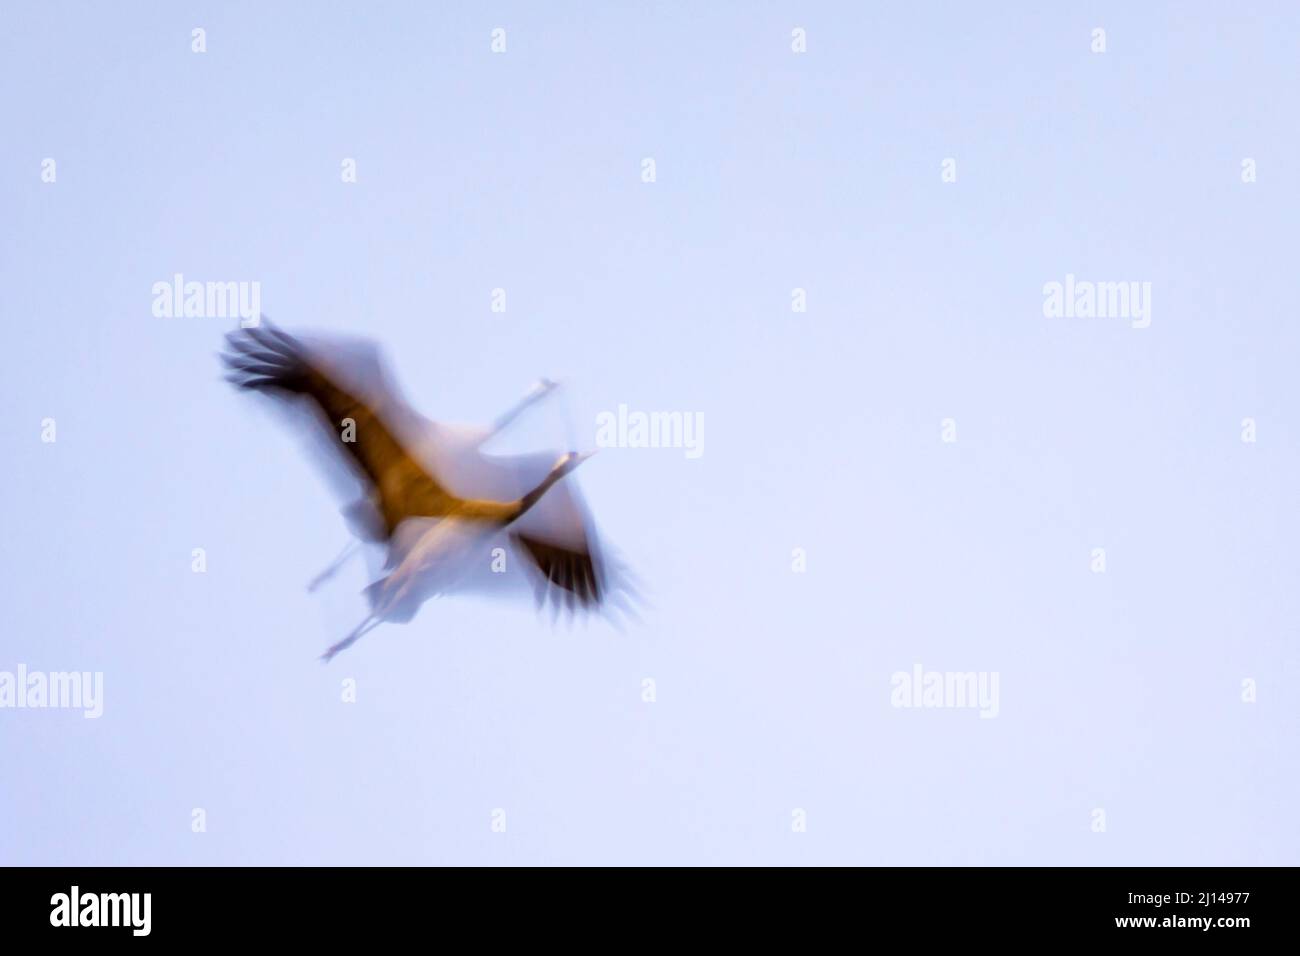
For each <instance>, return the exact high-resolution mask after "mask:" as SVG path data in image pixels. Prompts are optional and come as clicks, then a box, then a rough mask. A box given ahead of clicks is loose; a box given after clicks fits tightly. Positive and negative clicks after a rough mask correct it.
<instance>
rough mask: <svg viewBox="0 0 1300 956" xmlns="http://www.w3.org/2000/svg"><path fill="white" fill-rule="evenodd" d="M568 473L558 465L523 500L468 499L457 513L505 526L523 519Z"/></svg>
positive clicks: (459, 506) (458, 507) (461, 504)
mask: <svg viewBox="0 0 1300 956" xmlns="http://www.w3.org/2000/svg"><path fill="white" fill-rule="evenodd" d="M568 473H569V469H567V468H565V467H563V466H562V465H557V466H556V467H555V468H553V469H551V473H550V474H549V475H547V476H546V477H545V478H543V479H542V480H541V483H540V484H538V486H537V487H536V488H534V489H533V490H532V491H530V492H528V493H526V494H525V495H524V496H523V497H522V498H519V499H516V500H515V501H488V500H483V499H476V498H467V499H464V500H462V501H461V502H460V503H459V504H458V506H457V509H456V510H457V513H458V514H460V515H461V516H462V517H464V518H469V519H471V520H475V521H489V522H496V523H498V524H503V525H505V524H510V522H512V521H514V520H516V519H517V518H521V517H523V515H524V514H525V513H526V512H527V511H528V509H529V508H531V507H532V506H533V505H535V504H537V502H539V501H541V500H542V495H544V494H546V492H548V491H549V490H550V489H551V485H553V484H555V483H556V482H557V481H559V480H560V479H561V478H563V477H564V476H565V475H567V474H568Z"/></svg>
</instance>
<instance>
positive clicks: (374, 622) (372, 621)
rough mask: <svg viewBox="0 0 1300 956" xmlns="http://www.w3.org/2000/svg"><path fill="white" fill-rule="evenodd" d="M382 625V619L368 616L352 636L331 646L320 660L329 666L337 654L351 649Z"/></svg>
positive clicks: (371, 615)
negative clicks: (345, 649)
mask: <svg viewBox="0 0 1300 956" xmlns="http://www.w3.org/2000/svg"><path fill="white" fill-rule="evenodd" d="M380 623H381V620H380V618H378V617H376V616H375V615H373V614H369V615H367V616H366V619H365V620H364V621H362V622H361V623H360V624H358V625H357V626H356V629H355V630H353V632H352V633H351V634H349V635H348V636H347V637H345V638H343V640H341V641H339V642H338V643H337V644H331V645H330V646H329V648H328V649H327V650H326V651H325V653H324V654H322V655H321V656H320V659H321V660H323V661H324V662H325V663H327V664H328V663H329V662H330V661H331V660H333V659H334V655H335V654H337V653H338V652H339V651H341V650H343V649H344V648H348V647H351V646H352V645H353V644H355V643H356V642H357V641H359V640H360V639H361V638H362V637H363V636H365V635H366V634H368V633H370V632H371V631H372V630H374V629H375V628H376V627H378V626H379V624H380Z"/></svg>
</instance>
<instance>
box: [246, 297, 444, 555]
mask: <svg viewBox="0 0 1300 956" xmlns="http://www.w3.org/2000/svg"><path fill="white" fill-rule="evenodd" d="M226 338H227V344H228V346H229V351H227V352H225V353H223V354H222V356H221V358H222V360H223V361H224V362H225V364H226V366H227V367H228V369H229V372H228V374H227V376H226V378H227V380H228V381H230V382H232V383H233V384H235V385H236V386H238V387H239V388H249V389H255V390H259V391H269V392H272V393H279V394H283V395H290V396H300V397H302V398H305V399H307V400H309V401H311V402H312V403H314V405H315V406H316V408H317V410H318V411H319V412H320V416H321V417H323V421H322V424H323V425H325V427H326V428H327V430H328V433H329V435H330V436H331V439H332V440H331V445H332V446H333V447H334V448H336V449H337V450H338V451H339V452H340V453H341V454H342V457H343V458H344V460H346V461H347V462H349V463H350V464H351V466H352V468H353V471H354V472H356V473H357V475H358V477H360V478H362V480H364V481H365V482H366V483H367V484H369V486H370V488H371V491H372V493H373V496H374V498H375V503H376V505H377V507H378V509H379V512H380V515H381V516H382V518H383V521H384V526H385V531H386V533H387V534H388V535H389V536H391V535H392V533H393V531H394V530H395V529H396V528H397V526H398V524H400V523H401V522H402V521H403V520H405V519H406V518H411V517H442V516H444V515H446V514H448V513H450V512H451V511H453V510H454V509H455V508H456V506H457V505H458V504H459V499H458V498H457V497H456V496H454V495H452V494H451V493H450V492H448V491H447V490H446V489H445V488H444V487H443V486H442V485H441V484H439V483H438V482H437V481H436V480H434V478H433V476H432V475H430V474H429V473H428V472H427V471H426V470H425V469H424V468H423V467H421V466H420V464H419V463H418V462H416V460H415V459H414V458H412V457H411V455H410V453H409V452H408V451H407V450H406V448H405V447H403V445H402V443H401V442H399V441H398V439H397V437H396V436H395V435H394V434H393V432H392V431H391V430H390V429H389V428H388V426H387V425H385V424H384V421H383V417H382V416H383V409H382V407H376V406H374V405H372V404H368V403H367V402H365V401H362V400H361V399H360V398H358V397H357V396H356V395H354V394H353V393H352V392H350V391H349V390H348V389H346V388H345V387H343V386H342V385H341V384H340V383H339V382H338V381H337V380H335V379H334V378H333V377H332V376H330V375H329V374H328V373H327V372H326V371H325V370H324V369H322V368H321V367H320V366H319V365H318V364H315V363H313V362H312V361H311V359H310V358H309V357H308V354H307V352H306V350H305V349H304V348H303V347H302V346H301V344H300V343H299V342H298V341H297V340H296V339H294V338H293V337H292V336H290V335H288V334H286V333H284V332H282V331H281V330H279V329H278V328H275V327H274V326H272V325H271V324H270V323H269V322H268V321H267V320H266V319H265V318H263V319H262V324H261V325H260V326H258V327H256V328H249V329H243V330H241V331H238V332H232V333H231V334H230V335H228V336H227V337H226ZM346 419H351V420H352V422H353V423H355V426H354V429H353V430H352V434H351V435H349V436H348V437H351V438H353V439H354V440H352V441H344V440H343V438H344V425H343V423H344V421H345V420H346Z"/></svg>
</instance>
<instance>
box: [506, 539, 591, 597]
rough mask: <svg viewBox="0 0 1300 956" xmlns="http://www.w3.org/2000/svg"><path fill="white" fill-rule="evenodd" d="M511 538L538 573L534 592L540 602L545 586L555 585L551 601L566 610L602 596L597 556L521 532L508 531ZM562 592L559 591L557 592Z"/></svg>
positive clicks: (544, 592)
mask: <svg viewBox="0 0 1300 956" xmlns="http://www.w3.org/2000/svg"><path fill="white" fill-rule="evenodd" d="M510 538H511V540H512V541H513V542H514V543H515V544H516V545H517V546H518V547H519V548H520V549H521V550H522V551H523V553H524V554H526V555H527V556H528V557H529V558H530V559H531V560H532V562H533V564H534V565H535V566H536V569H537V571H538V572H540V574H539V576H538V579H537V585H536V593H537V598H538V602H539V603H540V602H541V601H542V600H543V599H544V598H545V597H546V596H547V592H548V590H549V587H548V585H549V586H553V587H555V588H558V589H559V591H557V592H556V593H555V594H554V596H553V598H552V599H553V600H554V602H555V603H556V604H557V605H558V604H560V602H561V601H563V602H564V605H565V607H567V609H568V610H569V611H570V612H573V611H574V610H575V608H578V607H580V608H583V609H584V610H585V609H588V608H592V607H595V606H597V605H599V604H600V602H601V599H602V597H603V587H604V585H603V582H602V580H601V579H602V578H603V577H604V574H603V569H602V568H601V562H600V559H599V558H598V557H596V556H593V555H592V553H591V551H590V550H589V549H588V548H587V547H585V543H584V546H583V547H580V548H573V547H566V546H562V545H557V544H552V543H550V542H547V541H543V540H541V539H540V538H533V537H529V536H528V535H525V534H517V533H516V534H512V535H511V536H510ZM560 592H562V593H560Z"/></svg>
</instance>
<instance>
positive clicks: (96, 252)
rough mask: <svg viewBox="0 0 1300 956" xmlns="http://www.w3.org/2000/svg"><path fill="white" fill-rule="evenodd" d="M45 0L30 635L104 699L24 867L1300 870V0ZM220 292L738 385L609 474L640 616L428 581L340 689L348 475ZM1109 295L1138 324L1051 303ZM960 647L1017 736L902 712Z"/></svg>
mask: <svg viewBox="0 0 1300 956" xmlns="http://www.w3.org/2000/svg"><path fill="white" fill-rule="evenodd" d="M2 17H3V19H2V22H0V89H3V93H4V95H3V96H0V129H3V130H4V134H3V149H0V224H2V225H3V228H0V286H2V288H3V294H2V295H0V317H2V321H3V330H4V334H5V338H6V348H4V349H3V350H2V351H0V400H2V401H3V406H4V409H5V414H4V415H2V416H0V442H2V443H3V447H4V450H5V456H6V468H5V474H6V480H5V483H4V493H3V496H2V498H0V528H3V538H4V547H3V549H2V550H0V564H2V566H0V572H2V573H3V579H4V580H5V582H6V586H5V599H4V601H3V602H0V670H8V671H13V670H14V669H15V668H16V667H17V665H18V664H20V663H22V664H25V665H26V666H27V667H28V668H29V669H36V670H44V671H63V670H78V671H102V672H103V674H104V698H105V699H104V715H103V717H102V718H100V719H98V720H85V719H83V718H82V716H81V714H80V712H78V711H59V710H13V709H7V710H0V863H6V864H51V865H53V864H129V865H135V864H141V865H143V864H218V865H224V864H245V863H251V864H433V863H458V864H542V863H548V864H576V863H605V864H609V863H615V864H621V863H639V864H668V863H693V864H722V863H730V864H755V863H783V864H824V863H842V864H847V863H853V864H996V865H1007V864H1085V865H1090V864H1188V865H1190V864H1293V865H1294V864H1296V863H1298V862H1300V820H1298V819H1297V815H1296V812H1295V807H1296V805H1297V802H1300V772H1298V771H1297V765H1296V746H1297V743H1296V741H1297V732H1298V731H1300V702H1298V700H1297V691H1298V689H1300V665H1298V663H1297V652H1296V642H1297V632H1298V629H1300V589H1297V588H1296V586H1295V582H1296V581H1297V579H1298V578H1300V553H1297V548H1296V546H1295V543H1294V542H1295V540H1296V538H1297V535H1298V534H1300V512H1298V509H1297V504H1300V502H1298V501H1297V496H1298V490H1300V451H1298V447H1300V446H1298V443H1297V440H1298V439H1300V404H1298V403H1297V399H1298V398H1300V387H1298V386H1297V383H1296V357H1297V346H1298V345H1300V335H1297V332H1296V325H1297V282H1296V276H1297V270H1296V266H1295V259H1294V257H1295V254H1296V248H1297V243H1296V241H1295V238H1296V236H1295V233H1296V222H1297V219H1298V218H1300V167H1298V166H1297V163H1298V162H1300V110H1298V109H1297V105H1296V103H1297V101H1296V91H1297V89H1300V82H1298V80H1300V77H1298V76H1297V74H1298V73H1300V61H1298V60H1297V57H1296V53H1295V51H1296V44H1297V41H1298V38H1300V8H1297V7H1296V6H1295V5H1294V4H1291V3H1284V2H1275V3H1260V4H1251V5H1249V9H1238V8H1233V7H1229V6H1225V5H1222V4H1211V3H1149V4H1130V3H1114V4H1108V3H1077V4H1070V5H1068V8H1067V6H1066V5H1064V4H1039V3H1028V2H1023V3H1003V4H997V5H994V6H993V7H990V6H989V5H987V4H981V5H966V4H955V3H952V4H947V3H945V4H939V3H933V4H909V5H905V8H904V5H873V4H858V3H849V2H844V3H825V4H822V3H741V2H734V3H685V2H680V3H639V4H595V3H588V4H577V3H560V2H557V3H547V4H536V3H514V4H502V3H494V4H471V3H439V4H413V3H403V4H398V3H390V4H380V5H378V6H375V5H366V4H343V3H313V4H306V3H298V4H287V3H286V4H258V3H225V2H223V3H219V4H218V3H176V4H172V3H168V4H163V3H140V4H128V5H124V6H123V5H101V4H91V3H61V2H51V3H40V4H32V3H29V4H10V5H7V6H6V7H5V9H4V12H3V15H2ZM195 27H203V28H204V29H205V30H206V31H207V36H206V41H207V52H206V53H203V54H195V53H193V52H191V30H192V29H193V28H195ZM497 27H501V28H504V29H505V30H506V39H507V52H506V53H504V54H493V53H492V52H491V49H490V43H491V36H490V34H491V31H492V30H493V29H494V28H497ZM795 27H802V28H804V29H806V31H807V46H808V50H807V53H805V54H795V53H793V52H792V50H791V31H792V30H793V29H794V28H795ZM1096 27H1102V28H1104V29H1105V30H1106V42H1107V50H1106V52H1105V53H1104V54H1094V53H1092V52H1091V50H1090V45H1091V43H1092V30H1093V29H1094V28H1096ZM47 157H48V158H53V159H55V160H56V162H57V181H56V182H55V183H43V182H42V181H41V175H40V174H41V161H42V160H43V159H45V158H47ZM645 157H652V158H653V159H654V160H655V162H656V167H657V181H656V182H654V183H644V182H642V181H641V162H642V160H643V158H645ZM948 157H952V158H954V159H955V160H956V162H957V181H956V182H955V183H944V182H942V181H941V175H940V173H941V163H942V161H943V160H944V159H945V158H948ZM1247 157H1250V158H1253V159H1254V160H1255V161H1256V163H1257V169H1258V181H1257V182H1255V183H1252V184H1246V183H1243V182H1242V179H1241V162H1242V159H1243V158H1247ZM345 158H354V159H355V160H356V163H357V182H356V183H354V184H348V183H344V182H342V181H341V175H340V171H341V163H342V161H343V160H344V159H345ZM177 272H180V273H183V274H184V275H185V276H186V277H187V278H190V279H198V280H214V281H254V280H255V281H258V282H260V283H261V290H262V292H261V295H262V308H263V310H264V311H265V312H266V313H267V314H268V315H270V316H271V317H272V318H273V319H275V320H276V321H277V322H278V323H279V324H281V325H282V326H284V327H285V328H287V329H289V330H290V331H293V330H300V329H301V330H312V329H316V330H329V331H335V332H345V333H349V334H361V335H366V336H373V337H375V338H377V339H379V340H380V341H381V342H382V343H383V344H384V345H385V347H386V348H387V349H388V352H389V355H390V357H391V360H392V362H393V364H394V366H395V368H396V371H397V374H398V376H399V378H400V380H401V382H402V385H403V387H404V388H405V390H406V392H407V394H408V396H409V397H410V399H411V400H412V402H413V403H414V404H415V405H416V406H417V407H418V408H420V409H421V410H422V411H424V412H425V413H426V414H428V415H429V416H430V417H433V418H437V419H447V420H453V421H485V420H487V419H489V418H490V417H492V416H494V415H496V414H498V413H499V412H501V411H502V410H504V409H505V408H506V407H508V406H509V405H510V404H512V403H513V402H514V401H516V400H517V399H518V398H519V396H520V395H522V393H523V392H524V391H525V390H526V389H527V388H528V386H529V385H530V384H531V383H532V382H533V381H535V380H536V379H537V378H538V377H539V376H542V375H546V376H550V377H552V378H556V379H562V380H564V381H565V383H566V400H565V403H558V402H557V403H554V404H553V405H551V406H549V407H548V408H546V409H544V410H540V411H541V412H542V413H541V414H539V415H538V416H537V420H536V421H535V422H534V423H533V425H532V426H531V430H530V434H531V435H533V436H534V437H536V438H537V440H539V441H542V442H543V443H545V444H546V445H548V446H549V447H559V446H561V445H563V444H564V442H565V435H566V425H565V423H564V415H565V414H566V409H567V414H569V415H570V416H572V421H573V422H575V423H576V424H575V426H574V427H575V428H576V430H577V433H578V434H579V435H585V436H588V439H589V442H593V443H594V431H595V427H594V422H595V417H596V415H597V414H598V413H599V412H601V411H605V410H611V411H612V410H615V409H617V407H618V405H619V404H620V403H625V404H627V405H629V406H630V407H631V408H632V409H637V410H646V411H652V410H661V411H683V412H692V413H698V414H702V415H703V416H704V421H705V429H704V452H703V455H702V456H701V457H700V458H698V459H695V460H690V459H687V458H686V456H685V454H684V453H683V452H682V451H681V450H672V449H607V450H604V451H602V452H601V453H600V454H599V455H597V456H596V457H595V458H594V459H592V460H591V461H590V462H588V463H586V464H584V465H583V466H582V468H581V469H580V471H579V473H578V475H577V478H578V481H579V483H580V485H581V487H582V489H583V492H584V493H585V495H586V496H587V498H588V501H589V503H590V504H591V506H592V508H593V510H594V511H595V513H596V516H597V519H598V521H599V524H600V527H601V529H602V532H603V533H604V534H605V535H606V536H607V538H608V540H609V541H610V542H611V543H612V544H614V545H615V546H616V547H617V548H618V549H619V550H620V551H621V552H622V553H623V555H624V556H625V557H626V558H627V560H628V561H629V562H630V563H631V564H632V565H633V566H634V567H635V568H636V570H637V572H638V573H639V574H640V576H641V578H642V579H643V580H644V582H645V585H646V591H647V597H648V601H649V606H648V607H647V608H646V609H645V611H644V612H643V616H642V621H641V622H640V623H639V624H633V625H631V626H629V627H627V628H626V630H625V632H623V633H620V632H619V631H617V630H616V629H614V628H613V627H611V626H609V625H608V624H607V623H604V622H602V621H593V622H590V623H589V624H588V625H586V626H582V625H580V626H577V627H574V628H573V629H572V630H570V629H568V628H566V627H564V626H563V625H561V626H559V627H552V626H551V624H550V623H549V620H547V619H538V618H537V617H536V616H535V614H534V612H533V610H532V608H531V606H529V605H519V606H515V605H509V606H500V605H495V604H488V603H485V602H483V601H480V600H474V599H453V600H446V601H438V602H435V603H432V604H429V605H426V606H425V608H424V609H423V610H422V612H421V613H420V614H419V616H418V617H417V618H416V619H415V620H414V621H413V622H412V623H410V624H408V625H404V626H398V625H389V626H385V627H382V628H380V629H379V630H376V631H375V632H373V633H372V634H371V635H369V636H367V637H366V638H365V639H364V640H362V641H361V642H360V643H358V644H357V645H356V646H355V647H353V648H351V649H350V650H348V651H346V652H344V653H343V654H342V655H341V656H340V657H339V658H337V659H336V660H335V661H334V662H333V663H332V664H330V665H329V666H322V665H321V664H320V663H319V662H318V661H317V660H316V657H317V655H318V654H319V653H320V652H321V651H322V650H323V649H324V647H325V646H326V645H328V644H330V643H332V642H333V641H335V640H337V639H338V638H339V637H341V636H342V635H343V634H344V633H346V631H347V630H349V629H350V627H351V626H352V624H354V623H355V621H356V620H358V619H359V618H360V616H361V614H362V605H361V603H360V599H359V597H358V596H357V593H356V592H357V591H359V589H360V588H361V587H362V586H363V585H364V583H365V581H366V578H365V574H364V568H363V567H362V566H361V565H360V564H354V565H352V566H350V567H349V569H348V570H347V572H345V573H344V574H343V575H341V576H340V578H339V579H337V580H336V582H334V584H333V585H332V586H330V587H329V588H328V589H327V590H326V591H325V592H324V593H319V594H316V595H311V594H308V593H307V592H306V590H305V587H304V585H305V583H306V581H307V580H308V579H309V578H310V577H311V576H312V575H313V574H315V573H316V572H317V571H318V570H320V568H321V567H322V566H324V565H325V564H326V563H328V561H329V560H330V559H331V558H332V557H333V556H334V554H335V553H336V551H337V550H338V549H339V548H340V547H341V546H342V544H343V543H344V541H345V540H346V532H345V528H344V525H343V522H342V520H341V519H340V518H339V516H338V514H337V507H336V502H335V501H334V499H333V498H332V497H331V495H330V493H329V490H328V487H327V485H326V484H325V482H324V481H323V480H322V479H321V477H320V474H319V472H318V471H317V470H316V468H315V466H314V464H313V462H312V461H311V459H309V458H308V457H307V456H306V455H304V454H303V452H302V448H301V443H300V442H299V441H298V439H297V438H296V436H294V435H293V434H291V433H290V432H288V431H287V430H286V429H285V428H284V427H283V424H282V423H281V422H280V421H279V420H278V419H277V418H276V416H273V415H270V414H267V413H266V409H265V407H264V405H263V404H261V403H259V401H258V400H256V398H255V397H252V396H247V395H240V394H236V393H235V392H234V391H233V390H232V389H230V388H229V387H228V386H227V385H225V384H224V383H223V382H222V381H221V380H220V376H219V368H218V365H217V361H216V359H215V357H214V352H215V351H216V350H217V349H218V348H219V347H220V344H221V336H222V335H223V333H224V332H226V331H227V330H228V329H229V328H230V327H231V326H232V323H231V322H230V321H228V320H225V319H221V318H189V319H186V318H175V319H160V318H155V317H154V316H153V314H152V311H151V305H152V300H153V296H152V291H151V290H152V286H153V283H155V282H157V281H160V280H161V281H168V280H170V278H171V276H172V275H173V274H174V273H177ZM1067 273H1073V274H1075V275H1076V276H1078V277H1079V278H1080V279H1092V280H1098V281H1122V280H1134V281H1145V282H1150V283H1151V286H1152V322H1151V326H1150V328H1147V329H1133V328H1131V327H1130V325H1131V324H1130V322H1129V321H1127V320H1124V319H1091V320H1089V319H1078V318H1075V319H1064V318H1061V319H1049V318H1045V317H1044V315H1043V309H1042V303H1043V291H1042V289H1043V285H1044V283H1047V282H1051V281H1063V280H1064V278H1065V275H1066V274H1067ZM498 287H500V288H504V289H506V290H507V311H506V312H505V313H504V314H502V313H494V312H492V311H491V309H490V302H491V291H492V289H494V288H498ZM796 287H797V288H803V289H806V290H807V301H808V309H807V312H806V313H796V312H792V310H791V290H792V289H794V288H796ZM1248 417H1249V418H1253V419H1254V420H1255V421H1256V423H1257V441H1256V442H1254V443H1245V442H1243V441H1242V440H1241V432H1242V420H1243V419H1244V418H1248ZM45 418H54V419H55V420H56V422H57V441H56V442H54V443H52V444H51V443H43V442H42V441H41V422H42V420H43V419H45ZM945 418H951V419H953V420H955V422H956V428H957V441H956V442H952V443H945V442H943V441H941V432H940V423H941V421H942V420H943V419H945ZM200 547H201V548H203V549H205V551H206V555H207V571H206V573H203V574H196V573H193V572H192V571H191V552H192V550H193V549H194V548H200ZM1097 547H1104V548H1105V549H1106V560H1107V569H1106V571H1105V573H1102V574H1097V573H1093V572H1092V570H1091V569H1090V561H1091V556H1092V549H1093V548H1097ZM794 548H803V549H805V551H806V554H807V570H806V572H805V573H802V574H799V573H795V572H794V571H793V570H792V550H793V549H794ZM918 663H919V664H921V665H922V666H924V667H925V668H926V669H927V670H950V671H996V672H997V673H998V674H999V675H1000V701H999V703H1000V713H999V715H998V717H997V718H996V719H992V720H985V719H980V718H979V715H978V712H977V711H974V710H907V709H898V708H894V707H892V706H891V705H890V693H891V687H890V676H891V674H893V673H894V672H895V671H900V670H904V671H910V670H911V669H912V667H913V666H914V665H915V664H918ZM647 677H648V678H653V679H654V680H655V682H656V689H657V700H656V701H655V702H654V703H645V702H643V700H642V681H643V679H645V678H647ZM1247 678H1250V679H1253V680H1255V681H1256V683H1257V687H1258V700H1257V702H1256V703H1253V704H1247V703H1244V702H1243V701H1242V681H1243V680H1244V679H1247ZM345 679H353V680H355V681H356V687H357V700H356V703H343V702H342V701H341V682H342V681H343V680H345ZM194 808H202V809H203V810H204V811H205V812H206V818H207V831H206V832H204V833H194V832H192V829H191V819H192V817H191V814H192V811H193V809H194ZM496 808H501V809H504V810H505V812H506V821H507V829H506V832H504V833H494V832H492V828H491V822H492V817H491V815H492V811H493V810H494V809H496ZM796 808H797V809H802V810H804V811H805V812H806V820H807V832H805V833H796V832H792V812H793V811H794V810H795V809H796ZM1097 808H1101V809H1104V811H1105V814H1106V831H1105V832H1104V833H1098V832H1094V830H1093V821H1094V816H1093V811H1094V809H1097Z"/></svg>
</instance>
